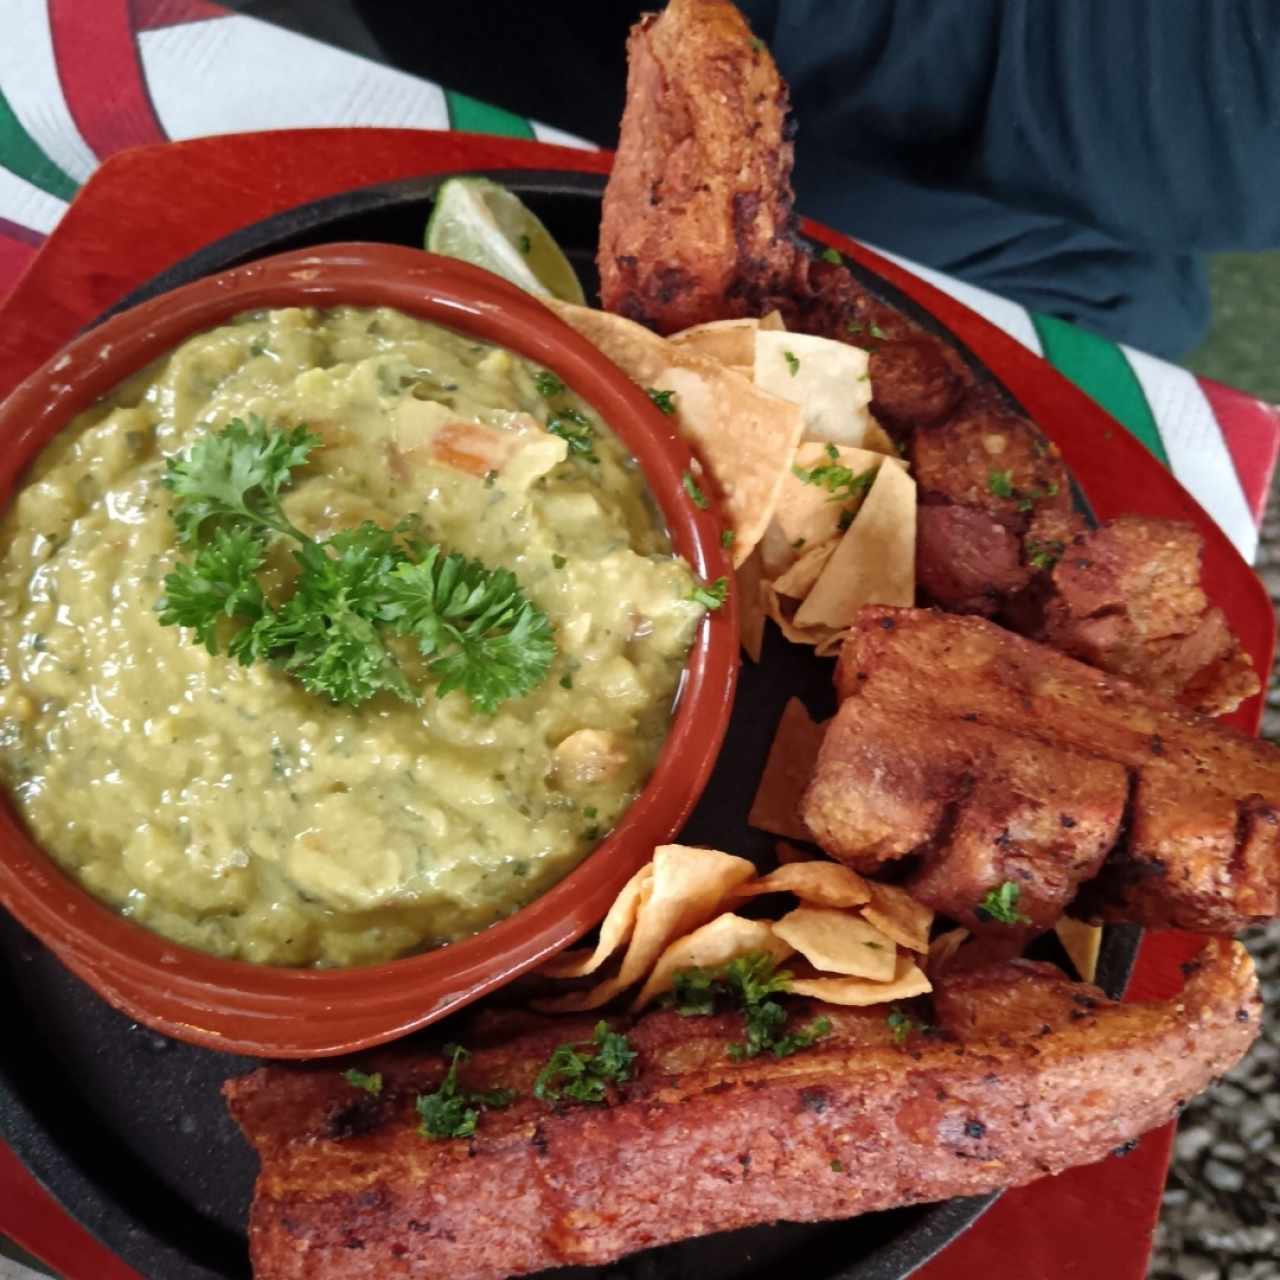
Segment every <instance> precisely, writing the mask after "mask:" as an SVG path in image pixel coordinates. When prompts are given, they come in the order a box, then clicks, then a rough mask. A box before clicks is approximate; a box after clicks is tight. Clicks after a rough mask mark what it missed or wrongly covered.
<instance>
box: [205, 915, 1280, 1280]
mask: <svg viewBox="0 0 1280 1280" xmlns="http://www.w3.org/2000/svg"><path fill="white" fill-rule="evenodd" d="M1080 997H1083V998H1084V1001H1085V1003H1084V1004H1083V1005H1081V1004H1080V1003H1078V1002H1077V1001H1078V999H1079V998H1080ZM1258 1009H1259V1005H1258V1001H1257V992H1256V988H1255V981H1254V976H1253V972H1252V966H1251V964H1250V962H1249V959H1248V956H1247V954H1246V953H1245V952H1244V950H1243V948H1241V947H1239V946H1237V945H1236V944H1233V943H1230V942H1227V941H1215V942H1212V943H1211V944H1210V945H1209V947H1208V949H1207V951H1206V954H1205V959H1204V963H1203V964H1202V965H1201V966H1200V967H1199V968H1198V969H1197V971H1196V972H1195V973H1194V974H1193V975H1192V977H1191V978H1190V980H1189V982H1188V985H1187V987H1186V988H1185V990H1184V991H1183V992H1182V994H1181V995H1180V996H1179V997H1178V998H1177V999H1176V1000H1172V1001H1168V1002H1166V1003H1162V1004H1150V1005H1134V1004H1126V1005H1119V1004H1115V1003H1113V1002H1112V1001H1110V1000H1108V999H1107V998H1106V997H1105V996H1104V995H1103V994H1102V993H1101V992H1099V991H1097V990H1096V989H1095V988H1092V987H1085V986H1082V985H1080V984H1076V983H1072V982H1070V981H1068V980H1067V979H1066V978H1064V977H1063V976H1062V974H1061V973H1059V972H1058V971H1057V970H1055V969H1053V968H1051V967H1049V966H1045V965H1039V964H1034V963H1030V962H1027V961H1014V962H1011V963H1005V964H998V965H994V966H991V967H988V968H986V969H984V970H981V971H975V972H968V973H959V974H954V975H951V976H948V977H946V978H944V979H941V980H940V981H939V982H938V984H937V987H936V990H935V993H934V1001H933V1009H932V1011H931V1012H930V1015H929V1016H930V1019H931V1020H932V1021H933V1022H934V1023H935V1024H936V1030H935V1032H934V1033H933V1034H931V1035H928V1036H913V1037H912V1039H911V1042H910V1044H909V1045H906V1046H901V1045H898V1044H896V1043H895V1042H894V1037H893V1033H892V1031H891V1029H890V1027H889V1025H888V1023H887V1021H886V1018H885V1014H884V1010H883V1009H869V1010H850V1009H837V1008H829V1007H824V1008H823V1010H822V1012H823V1013H824V1014H826V1015H827V1016H829V1017H830V1019H831V1023H832V1029H831V1033H830V1034H829V1035H828V1036H827V1037H826V1038H824V1039H823V1040H822V1041H821V1042H820V1044H819V1045H818V1046H815V1047H814V1048H812V1049H808V1050H805V1051H803V1052H801V1053H799V1054H796V1055H794V1056H792V1057H790V1058H786V1059H783V1060H777V1059H774V1058H772V1057H770V1056H767V1055H766V1056H764V1057H762V1058H757V1059H752V1060H748V1061H744V1062H738V1063H735V1062H732V1061H729V1060H728V1058H727V1057H726V1049H727V1046H728V1044H729V1043H730V1042H732V1041H734V1040H736V1039H737V1038H739V1037H740V1035H741V1025H740V1022H737V1021H736V1020H735V1019H732V1018H728V1017H711V1018H693V1019H685V1018H681V1017H680V1016H679V1015H678V1014H676V1013H675V1012H674V1011H670V1010H660V1011H657V1012H653V1013H650V1014H646V1015H645V1016H644V1017H643V1018H641V1019H640V1021H639V1022H638V1023H636V1024H635V1025H634V1026H632V1027H630V1028H629V1035H630V1039H631V1043H632V1046H633V1047H634V1048H635V1049H636V1050H637V1054H638V1056H637V1059H636V1067H637V1074H636V1077H635V1079H634V1080H633V1081H632V1082H631V1083H630V1084H629V1085H628V1087H627V1091H626V1096H625V1097H624V1098H622V1099H621V1100H619V1101H617V1102H616V1103H615V1104H614V1105H612V1106H608V1107H589V1106H570V1107H566V1108H564V1109H563V1110H562V1111H560V1112H555V1111H550V1110H548V1109H547V1108H546V1107H544V1106H543V1105H542V1104H540V1103H538V1102H537V1101H536V1099H534V1098H532V1097H530V1096H529V1086H530V1084H531V1082H532V1078H533V1075H534V1074H535V1073H536V1070H537V1066H538V1064H539V1063H540V1062H541V1061H542V1060H543V1057H544V1055H545V1052H546V1049H547V1044H548V1043H549V1039H548V1032H546V1031H532V1032H525V1033H523V1034H517V1035H515V1036H514V1037H513V1038H511V1039H509V1040H506V1041H495V1042H494V1043H492V1044H491V1045H490V1047H488V1048H485V1049H481V1050H477V1051H476V1053H475V1054H474V1057H473V1058H472V1059H471V1060H470V1062H469V1063H468V1064H467V1066H468V1069H469V1071H471V1072H472V1075H473V1079H472V1080H471V1081H470V1083H471V1084H472V1085H473V1086H474V1087H483V1088H495V1087H500V1086H503V1087H510V1088H516V1089H519V1090H520V1091H521V1094H522V1097H521V1099H520V1100H519V1101H517V1102H516V1103H515V1104H514V1105H513V1106H512V1107H510V1108H509V1109H508V1110H505V1111H498V1112H491V1113H486V1114H485V1116H484V1118H483V1120H482V1122H481V1124H480V1127H479V1128H478V1129H477V1132H476V1134H475V1135H474V1137H473V1138H472V1139H471V1140H470V1141H469V1142H468V1141H467V1140H459V1141H453V1142H449V1141H443V1142H431V1141H428V1140H426V1139H424V1138H422V1137H420V1136H418V1134H417V1132H416V1119H417V1117H416V1115H415V1113H414V1110H413V1102H412V1094H411V1093H410V1092H406V1091H403V1090H401V1091H393V1094H392V1098H393V1102H392V1105H390V1106H389V1107H388V1110H387V1112H386V1114H385V1115H384V1116H383V1117H382V1119H381V1122H380V1123H379V1125H378V1126H377V1127H376V1128H375V1129H372V1130H370V1131H369V1132H368V1133H365V1134H362V1135H360V1136H351V1137H345V1138H341V1139H337V1138H334V1137H332V1136H330V1135H329V1133H328V1131H327V1124H328V1119H327V1117H328V1116H329V1115H330V1114H331V1112H332V1110H333V1107H334V1105H335V1102H337V1101H340V1100H341V1099H342V1098H344V1097H345V1093H344V1091H347V1090H349V1086H348V1085H346V1084H345V1082H344V1081H343V1080H342V1078H341V1075H340V1074H339V1072H338V1071H336V1070H334V1071H316V1070H311V1071H302V1070H297V1069H290V1068H287V1067H267V1068H264V1069H262V1070H259V1071H256V1072H254V1073H253V1074H252V1075H249V1076H245V1077H242V1078H241V1079H238V1080H233V1081H230V1082H229V1083H228V1084H227V1086H226V1090H225V1091H226V1095H227V1099H228V1102H229V1105H230V1107H231V1111H232V1114H233V1115H234V1116H235V1118H236V1119H237V1121H238V1122H239V1123H240V1125H241V1127H242V1128H243V1130H244V1132H245V1134H246V1135H247V1137H248V1138H249V1140H250V1141H251V1142H252V1143H253V1145H254V1147H255V1148H256V1149H257V1151H258V1153H259V1155H260V1157H261V1159H262V1171H261V1174H260V1176H259V1178H258V1184H257V1189H256V1193H255V1197H254V1204H253V1211H252V1217H251V1224H250V1244H251V1249H252V1255H253V1265H254V1274H255V1276H256V1277H257V1278H258V1280H339V1278H341V1280H366V1278H367V1280H374V1278H375V1277H376V1278H377V1280H386V1278H387V1277H395V1276H409V1275H447V1276H452V1277H457V1278H458V1280H499V1277H504V1276H509V1275H523V1274H527V1273H529V1272H533V1271H539V1270H542V1269H543V1268H546V1267H553V1266H593V1265H599V1264H602V1263H607V1262H611V1261H613V1260H614V1259H616V1258H619V1257H621V1256H623V1255H624V1254H626V1253H629V1252H632V1251H634V1250H636V1249H642V1248H649V1247H652V1246H655V1245H660V1244H664V1243H667V1242H669V1241H672V1240H678V1239H682V1238H684V1237H687V1236H692V1235H701V1234H705V1233H707V1232H711V1231H719V1230H730V1229H733V1228H737V1227H744V1226H748V1225H752V1224H755V1223H761V1222H773V1221H777V1220H778V1219H791V1220H798V1221H819V1220H823V1219H832V1218H847V1217H850V1216H852V1215H853V1214H857V1213H863V1212H869V1211H873V1210H877V1209H882V1208H885V1207H888V1206H891V1205H899V1204H907V1203H912V1202H917V1201H928V1200H938V1199H943V1198H945V1197H949V1196H955V1195H971V1194H976V1193H979V1192H983V1191H987V1190H990V1189H992V1188H995V1187H999V1186H1006V1185H1015V1184H1018V1183H1022V1182H1027V1181H1030V1180H1031V1179H1034V1178H1036V1177H1039V1176H1040V1175H1042V1174H1044V1173H1051V1172H1054V1171H1057V1170H1060V1169H1063V1168H1067V1167H1069V1166H1071V1165H1074V1164H1080V1163H1086V1162H1090V1161H1093V1160H1098V1159H1102V1158H1103V1157H1105V1156H1106V1155H1107V1154H1108V1153H1110V1152H1112V1151H1114V1150H1115V1149H1117V1148H1119V1147H1123V1146H1125V1145H1126V1144H1127V1143H1129V1142H1131V1141H1132V1140H1133V1139H1134V1138H1135V1137H1136V1136H1138V1135H1139V1134H1141V1133H1143V1132H1145V1131H1147V1130H1148V1129H1151V1128H1154V1127H1155V1126H1157V1125H1160V1124H1163V1123H1165V1122H1166V1121H1168V1120H1169V1119H1170V1117H1171V1116H1172V1115H1173V1113H1174V1111H1175V1109H1176V1107H1177V1105H1178V1103H1179V1102H1180V1101H1181V1100H1182V1099H1184V1098H1187V1097H1190V1096H1191V1095H1192V1094H1194V1093H1195V1092H1197V1091H1198V1090H1200V1089H1202V1088H1203V1087H1204V1086H1205V1085H1206V1084H1207V1083H1208V1082H1209V1081H1210V1080H1211V1079H1212V1078H1213V1077H1214V1076H1216V1075H1220V1074H1221V1073H1222V1072H1223V1071H1225V1070H1226V1069H1227V1068H1229V1067H1230V1066H1231V1065H1232V1064H1234V1063H1235V1062H1236V1061H1237V1060H1238V1059H1239V1058H1240V1057H1241V1056H1242V1054H1243V1053H1244V1052H1245V1050H1246V1049H1247V1048H1248V1046H1249V1044H1250V1043H1251V1042H1252V1041H1253V1039H1254V1038H1255V1036H1256V1035H1257V1033H1258V1019H1257V1011H1258ZM1241 1010H1244V1011H1245V1012H1246V1013H1248V1014H1251V1015H1252V1016H1251V1018H1250V1019H1249V1020H1247V1021H1241V1020H1240V1018H1239V1011H1241ZM810 1012H811V1010H807V1009H806V1010H801V1009H797V1010H796V1013H797V1015H798V1016H801V1017H803V1016H808V1014H809V1013H810ZM1077 1015H1080V1016H1077ZM553 1034H554V1036H555V1037H558V1038H572V1037H573V1035H574V1034H575V1032H574V1029H573V1028H572V1027H570V1026H567V1025H566V1024H565V1023H563V1022H562V1023H560V1024H557V1027H556V1030H555V1031H554V1033H553ZM577 1034H580V1035H582V1036H583V1037H589V1035H590V1026H589V1023H587V1022H584V1023H583V1024H582V1025H581V1026H579V1027H577ZM439 1062H440V1056H439V1051H438V1049H437V1050H435V1051H432V1052H430V1053H428V1052H427V1051H425V1050H423V1049H421V1048H419V1049H416V1050H415V1049H413V1048H399V1049H393V1050H390V1051H386V1052H385V1053H384V1054H383V1055H382V1057H381V1058H376V1059H375V1060H374V1062H373V1063H372V1064H371V1065H373V1066H375V1067H377V1068H378V1069H379V1070H381V1071H382V1072H383V1074H384V1077H386V1078H387V1079H388V1080H406V1079H418V1080H424V1079H429V1078H434V1073H436V1070H437V1064H438V1063H439Z"/></svg>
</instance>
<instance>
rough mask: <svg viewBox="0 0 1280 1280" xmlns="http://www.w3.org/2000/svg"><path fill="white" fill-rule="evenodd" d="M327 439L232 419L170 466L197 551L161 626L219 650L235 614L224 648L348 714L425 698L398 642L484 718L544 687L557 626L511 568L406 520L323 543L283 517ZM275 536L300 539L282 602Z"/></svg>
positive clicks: (181, 573) (173, 588) (170, 577)
mask: <svg viewBox="0 0 1280 1280" xmlns="http://www.w3.org/2000/svg"><path fill="white" fill-rule="evenodd" d="M320 443H321V442H320V439H319V437H318V436H315V435H312V434H311V433H310V432H309V431H308V430H307V429H306V428H305V427H294V428H293V429H291V430H278V431H272V430H268V428H267V426H266V424H265V423H264V422H262V420H261V419H259V418H251V419H250V423H249V424H248V425H246V424H245V423H244V422H243V421H241V420H240V419H238V418H237V419H235V420H233V421H232V422H230V423H228V424H227V426H226V427H224V428H223V429H222V430H221V431H218V432H215V433H211V434H210V435H207V436H205V437H203V438H202V439H200V440H198V441H197V442H196V443H195V444H194V445H192V446H191V448H189V449H188V450H187V451H186V452H185V453H182V454H179V455H178V456H176V457H172V458H170V459H169V460H168V465H167V470H166V472H165V475H164V483H165V485H166V486H167V487H168V488H169V489H170V490H172V492H173V494H174V498H175V503H174V507H173V520H174V524H175V526H176V527H177V530H178V539H179V542H180V543H181V544H182V545H183V546H184V547H188V548H190V549H192V551H193V556H192V559H191V560H190V561H189V562H186V563H181V564H179V565H178V566H177V567H176V568H175V569H174V570H173V571H172V572H171V573H169V574H167V575H166V576H165V580H164V595H163V596H162V597H161V599H160V600H159V602H158V603H157V605H156V608H157V611H158V612H159V614H160V622H161V624H162V625H164V626H180V627H189V628H190V629H191V630H192V631H193V632H194V633H195V635H196V637H197V639H198V640H199V641H200V642H201V643H202V644H203V645H204V646H205V648H207V649H208V650H209V652H210V653H213V654H216V653H217V652H218V643H219V631H220V628H221V625H222V623H223V620H224V619H232V620H234V621H236V622H238V623H239V624H240V626H239V627H238V629H237V630H236V631H235V632H234V634H233V635H232V636H231V638H230V640H229V642H228V644H227V650H228V652H229V653H230V655H231V656H232V657H234V658H236V659H237V660H238V661H239V662H240V663H241V664H242V665H244V666H249V665H250V664H252V663H254V662H261V661H268V662H272V663H274V664H275V665H276V666H278V667H280V668H282V669H283V670H285V671H287V672H288V673H289V674H290V675H292V676H294V677H295V678H296V679H297V680H299V681H300V682H301V684H302V685H303V686H304V687H305V688H306V689H308V690H309V691H310V692H312V693H317V694H323V695H324V696H325V697H327V698H329V699H331V700H332V701H334V702H344V703H349V704H352V705H354V704H357V703H361V702H364V701H365V700H366V699H368V698H371V697H373V696H374V695H375V694H377V693H379V692H382V691H384V690H385V691H388V692H391V693H394V694H395V695H396V696H397V697H400V698H403V699H404V700H405V701H408V702H416V701H418V700H419V694H418V692H417V691H416V690H415V689H414V688H413V687H412V686H411V685H410V683H409V680H408V678H407V676H406V675H405V672H404V670H403V669H402V668H401V665H400V663H399V662H398V661H397V659H396V657H395V655H394V654H393V652H392V650H391V648H390V647H389V646H388V643H387V641H388V639H389V638H390V637H392V636H404V637H406V638H407V639H410V640H412V641H414V642H415V643H416V645H417V649H418V652H419V653H420V654H421V655H422V657H423V658H424V659H426V660H427V661H426V672H427V675H428V676H429V678H430V679H431V680H433V681H434V682H435V685H436V689H437V692H438V693H439V694H440V695H441V696H443V695H444V694H446V693H448V692H450V691H451V690H453V689H461V690H462V691H463V692H464V693H465V694H466V695H467V697H468V698H469V699H470V700H471V704H472V706H474V707H475V708H476V709H477V710H479V711H482V712H485V713H487V714H492V713H493V712H494V711H495V710H496V709H497V706H498V704H499V703H501V702H503V701H505V700H506V699H507V698H513V697H519V696H521V695H523V694H525V693H528V692H529V691H530V690H531V689H533V688H534V687H535V686H536V685H538V684H539V683H541V681H542V680H543V679H544V678H545V676H546V674H547V672H548V670H549V669H550V666H551V662H552V659H553V658H554V657H555V652H556V649H555V642H554V640H553V637H552V626H551V622H550V620H549V619H548V618H547V616H546V614H544V613H543V612H542V611H541V610H540V609H538V608H537V607H536V606H535V605H534V604H533V603H532V602H531V601H530V600H529V599H528V598H527V597H526V596H525V595H524V594H523V593H522V591H521V590H520V585H519V583H518V582H517V581H516V578H515V575H514V574H513V573H511V572H510V570H507V569H489V568H487V567H486V566H485V565H483V564H481V563H479V562H478V561H475V560H468V559H467V558H466V557H464V556H461V555H457V554H453V555H450V554H448V553H447V552H445V551H444V550H443V549H442V548H441V547H439V546H435V545H428V544H427V543H425V542H423V541H421V540H420V539H419V538H416V537H414V536H412V531H411V526H409V525H399V526H397V527H396V528H394V529H383V528H381V527H380V526H379V525H376V524H374V523H373V522H372V521H365V522H364V523H363V524H361V525H359V526H358V527H356V528H354V529H344V530H342V531H341V532H339V533H336V534H334V535H333V537H331V538H328V539H326V540H324V541H316V540H315V539H314V538H311V537H309V536H308V535H307V534H305V533H303V532H302V531H301V530H300V529H298V528H297V527H296V526H295V525H294V524H293V523H292V522H291V521H290V520H289V519H288V517H287V516H286V515H285V513H284V510H283V507H282V505H281V493H282V491H283V490H284V489H285V488H286V487H287V486H288V485H289V483H290V482H291V480H292V478H293V472H294V471H295V470H296V469H297V468H298V467H301V466H303V465H304V464H305V463H306V462H307V461H308V459H309V457H310V455H311V453H312V451H313V450H314V449H315V448H316V447H317V446H318V445H319V444H320ZM277 537H283V538H286V539H288V540H289V541H291V542H294V543H296V544H297V545H296V546H295V547H294V549H293V559H294V561H295V563H296V565H297V568H298V574H297V577H296V579H295V581H294V585H293V594H292V595H290V596H289V597H288V598H287V599H286V600H284V601H283V603H281V604H279V605H276V604H273V603H272V602H271V601H270V600H268V598H267V596H266V593H265V592H264V591H263V589H262V586H261V583H260V582H259V580H258V574H259V572H260V570H261V569H262V567H263V565H264V563H265V560H266V553H267V548H268V546H269V544H270V542H271V541H272V539H273V538H277Z"/></svg>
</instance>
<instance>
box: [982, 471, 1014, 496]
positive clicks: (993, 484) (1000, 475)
mask: <svg viewBox="0 0 1280 1280" xmlns="http://www.w3.org/2000/svg"><path fill="white" fill-rule="evenodd" d="M987 488H988V489H989V490H990V491H991V492H992V493H994V494H995V495H996V497H997V498H1012V497H1013V472H1012V471H989V472H988V473H987Z"/></svg>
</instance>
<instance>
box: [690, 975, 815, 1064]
mask: <svg viewBox="0 0 1280 1280" xmlns="http://www.w3.org/2000/svg"><path fill="white" fill-rule="evenodd" d="M790 986H791V975H790V974H789V973H787V972H786V971H785V970H780V969H778V968H777V967H776V965H775V963H774V961H773V958H772V957H771V956H769V955H767V954H766V953H764V952H761V951H756V952H752V953H751V954H749V955H745V956H739V957H738V958H737V959H736V960H731V961H729V963H728V964H727V965H725V966H724V967H723V968H721V969H697V968H693V969H682V970H681V971H680V972H679V973H677V974H676V975H675V987H674V991H673V994H672V1003H673V1004H674V1005H675V1008H676V1012H677V1013H680V1014H682V1015H683V1016H685V1017H687V1018H693V1017H704V1016H706V1015H707V1014H711V1013H714V1012H715V1009H716V1003H717V1000H718V999H720V998H722V997H724V998H728V999H730V1000H732V1001H733V1002H734V1003H735V1004H736V1005H737V1006H738V1008H739V1009H740V1010H741V1011H742V1020H743V1025H744V1028H745V1030H746V1038H745V1040H742V1041H740V1042H737V1043H735V1044H731V1045H730V1046H729V1051H728V1052H729V1057H730V1058H732V1059H733V1060H734V1061H735V1062H736V1061H740V1060H741V1059H743V1058H755V1057H757V1056H759V1055H760V1054H761V1053H764V1052H765V1051H768V1052H769V1053H772V1054H773V1056H774V1057H775V1058H786V1057H789V1056H790V1055H791V1054H793V1053H797V1052H799V1050H801V1049H808V1048H809V1047H810V1046H812V1045H813V1044H815V1043H816V1042H817V1041H818V1040H820V1039H821V1038H822V1037H823V1036H825V1035H826V1034H828V1032H830V1030H831V1020H830V1019H829V1018H815V1019H813V1021H812V1022H810V1023H809V1024H808V1025H807V1026H805V1027H803V1028H801V1029H800V1030H799V1031H794V1032H790V1033H786V1024H787V1016H788V1015H787V1010H786V1008H785V1007H784V1006H783V1005H781V1004H780V1003H779V1002H778V1001H777V1000H775V999H773V997H774V996H775V995H778V994H781V993H782V992H785V991H787V990H789V989H790Z"/></svg>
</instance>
